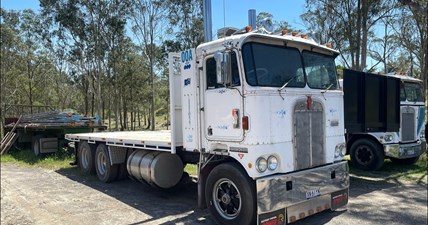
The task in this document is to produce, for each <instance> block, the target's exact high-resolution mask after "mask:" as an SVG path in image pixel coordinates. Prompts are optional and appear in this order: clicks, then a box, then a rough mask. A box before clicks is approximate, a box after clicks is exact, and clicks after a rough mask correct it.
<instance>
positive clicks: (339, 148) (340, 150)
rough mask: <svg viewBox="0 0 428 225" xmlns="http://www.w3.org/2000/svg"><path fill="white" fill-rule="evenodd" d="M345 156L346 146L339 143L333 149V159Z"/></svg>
mask: <svg viewBox="0 0 428 225" xmlns="http://www.w3.org/2000/svg"><path fill="white" fill-rule="evenodd" d="M345 155H346V144H345V143H340V144H337V145H336V148H335V149H334V158H339V156H340V157H344V156H345Z"/></svg>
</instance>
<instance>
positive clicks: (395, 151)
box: [383, 139, 427, 159]
mask: <svg viewBox="0 0 428 225" xmlns="http://www.w3.org/2000/svg"><path fill="white" fill-rule="evenodd" d="M383 149H384V151H385V156H388V157H391V158H397V159H406V158H413V157H417V156H420V155H421V154H422V153H424V152H425V151H426V150H427V147H426V140H425V139H422V140H420V141H418V142H416V143H412V144H391V145H384V147H383Z"/></svg>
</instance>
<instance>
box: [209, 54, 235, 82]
mask: <svg viewBox="0 0 428 225" xmlns="http://www.w3.org/2000/svg"><path fill="white" fill-rule="evenodd" d="M231 63H232V85H231V86H239V85H241V81H240V79H239V69H238V60H237V58H236V53H235V52H232V53H231ZM205 68H206V76H207V89H214V88H220V87H224V86H223V85H222V84H217V70H216V61H215V59H214V57H210V58H208V59H207V61H206V64H205Z"/></svg>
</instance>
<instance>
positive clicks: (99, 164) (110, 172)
mask: <svg viewBox="0 0 428 225" xmlns="http://www.w3.org/2000/svg"><path fill="white" fill-rule="evenodd" d="M95 170H96V171H97V177H98V179H99V180H100V181H102V182H104V183H110V182H112V181H115V180H116V179H117V173H118V170H119V167H118V165H111V162H110V157H109V155H108V151H107V147H106V146H105V144H99V145H98V147H97V150H96V152H95Z"/></svg>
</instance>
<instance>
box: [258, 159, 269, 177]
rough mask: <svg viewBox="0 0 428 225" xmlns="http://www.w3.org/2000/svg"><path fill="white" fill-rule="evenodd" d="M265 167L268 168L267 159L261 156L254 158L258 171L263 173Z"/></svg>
mask: <svg viewBox="0 0 428 225" xmlns="http://www.w3.org/2000/svg"><path fill="white" fill-rule="evenodd" d="M267 168H268V162H267V160H266V159H265V158H263V157H259V158H258V159H257V160H256V170H257V171H259V172H260V173H263V172H265V171H266V170H267Z"/></svg>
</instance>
